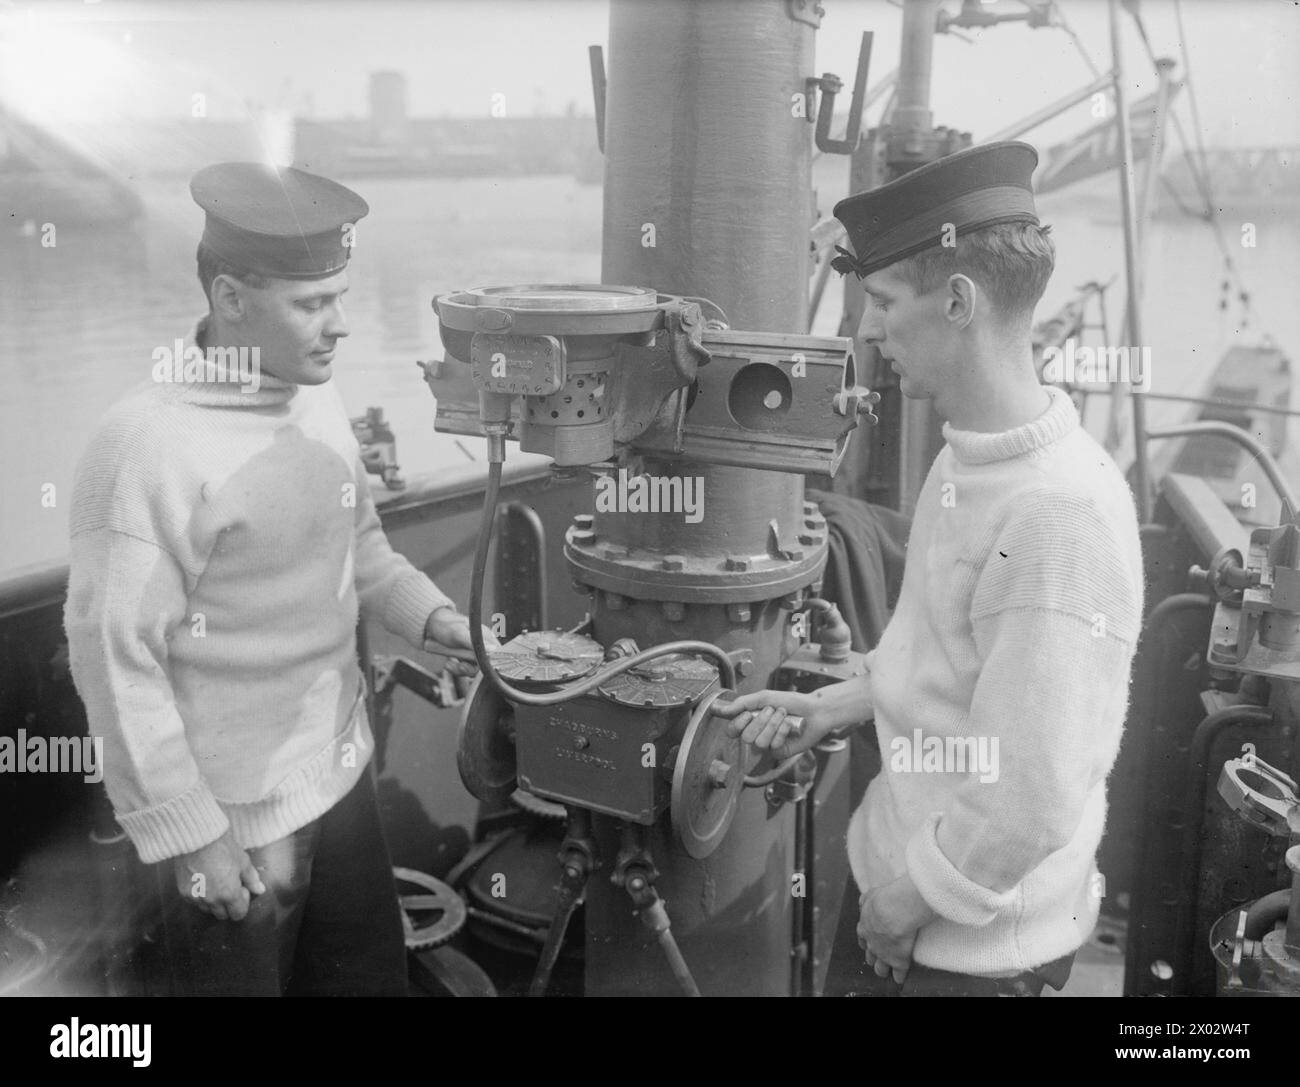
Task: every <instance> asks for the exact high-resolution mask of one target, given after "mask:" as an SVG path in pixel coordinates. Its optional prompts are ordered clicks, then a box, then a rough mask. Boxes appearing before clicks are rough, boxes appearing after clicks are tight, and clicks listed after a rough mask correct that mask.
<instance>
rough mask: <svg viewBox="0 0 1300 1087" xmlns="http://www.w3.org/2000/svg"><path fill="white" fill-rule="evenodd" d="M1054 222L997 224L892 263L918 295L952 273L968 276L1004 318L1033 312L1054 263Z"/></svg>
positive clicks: (937, 284)
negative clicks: (1052, 233) (954, 242)
mask: <svg viewBox="0 0 1300 1087" xmlns="http://www.w3.org/2000/svg"><path fill="white" fill-rule="evenodd" d="M1051 229H1052V228H1051V227H1050V226H1038V225H1036V224H1034V223H998V224H997V225H995V226H988V227H984V228H983V229H982V230H972V231H971V232H970V233H969V234H959V235H958V236H957V244H956V245H955V246H942V245H940V246H931V247H930V248H929V249H925V250H922V251H921V252H920V253H916V254H914V255H913V256H910V257H906V258H904V259H903V260H900V261H899V262H898V263H897V264H891V265H890V266H889V271H891V272H892V273H893V274H894V275H896V276H897V277H898V278H900V279H902V280H903V282H905V283H906V284H907V285H908V286H909V287H911V288H912V291H913V293H915V294H918V295H920V294H927V293H928V292H930V291H933V290H935V289H936V288H938V287H941V286H943V284H944V283H946V282H947V280H948V277H949V276H951V275H956V274H962V275H967V276H970V278H971V279H972V280H974V281H975V283H976V285H977V286H978V287H980V288H981V289H982V290H983V291H984V292H985V293H986V294H987V295H988V297H989V301H991V302H992V303H993V308H994V310H995V311H996V312H997V313H998V314H999V315H1000V316H1002V317H1018V316H1022V315H1027V314H1031V313H1033V310H1034V307H1035V306H1036V305H1038V300H1039V299H1040V298H1042V297H1043V291H1045V290H1046V289H1047V281H1048V279H1050V278H1051V275H1052V269H1053V268H1054V267H1055V266H1056V246H1055V245H1053V244H1052V239H1051V238H1050V237H1049V234H1050V232H1051Z"/></svg>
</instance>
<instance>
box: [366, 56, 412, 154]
mask: <svg viewBox="0 0 1300 1087" xmlns="http://www.w3.org/2000/svg"><path fill="white" fill-rule="evenodd" d="M370 132H371V135H372V136H373V138H374V140H375V142H376V143H381V144H394V143H401V142H402V141H403V140H405V139H406V76H404V75H403V74H402V73H401V72H371V73H370Z"/></svg>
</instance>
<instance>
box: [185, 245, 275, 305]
mask: <svg viewBox="0 0 1300 1087" xmlns="http://www.w3.org/2000/svg"><path fill="white" fill-rule="evenodd" d="M194 257H195V260H197V262H198V266H199V285H200V286H201V287H202V288H203V297H204V298H206V299H207V300H208V307H209V308H211V306H212V281H213V280H214V279H216V278H217V276H230V278H231V279H237V280H239V282H240V283H245V284H247V285H248V286H250V287H255V288H261V287H265V286H266V284H267V277H266V276H264V275H259V274H258V273H256V272H246V271H244V269H242V268H236V267H235V266H234V265H233V264H231V263H230V262H229V261H226V260H223V259H222V258H221V257H219V256H217V254H216V253H214V252H213V251H212V250H211V249H209V248H208V247H207V246H206V245H204V244H203V243H202V242H199V248H198V252H196V253H195V254H194Z"/></svg>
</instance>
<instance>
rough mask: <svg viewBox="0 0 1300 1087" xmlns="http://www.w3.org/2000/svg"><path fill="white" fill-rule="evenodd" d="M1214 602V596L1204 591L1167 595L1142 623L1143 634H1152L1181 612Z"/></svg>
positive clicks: (1204, 606)
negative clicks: (1207, 594)
mask: <svg viewBox="0 0 1300 1087" xmlns="http://www.w3.org/2000/svg"><path fill="white" fill-rule="evenodd" d="M1213 603H1214V599H1213V597H1209V596H1206V595H1205V594H1204V593H1174V594H1173V595H1172V596H1166V597H1165V598H1164V599H1163V600H1162V601H1160V603H1159V604H1157V605H1156V606H1155V607H1154V608H1152V609H1151V614H1150V615H1148V616H1147V618H1146V622H1144V623H1143V624H1142V634H1144V635H1147V636H1150V634H1151V633H1152V632H1153V631H1155V630H1158V629H1159V628H1160V627H1162V626H1164V624H1165V623H1167V622H1168V621H1169V619H1170V618H1171V617H1172V616H1174V615H1176V614H1177V613H1179V612H1182V611H1190V610H1191V609H1192V608H1207V607H1209V606H1210V605H1212V604H1213Z"/></svg>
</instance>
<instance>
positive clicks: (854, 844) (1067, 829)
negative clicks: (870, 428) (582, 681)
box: [728, 143, 1143, 995]
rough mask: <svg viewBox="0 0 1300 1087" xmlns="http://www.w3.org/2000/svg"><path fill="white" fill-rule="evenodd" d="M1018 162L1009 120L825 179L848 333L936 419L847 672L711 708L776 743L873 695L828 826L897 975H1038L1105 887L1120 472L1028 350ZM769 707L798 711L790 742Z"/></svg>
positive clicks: (963, 979) (785, 749) (1048, 262)
mask: <svg viewBox="0 0 1300 1087" xmlns="http://www.w3.org/2000/svg"><path fill="white" fill-rule="evenodd" d="M1036 162H1037V155H1036V154H1035V152H1034V150H1033V148H1032V147H1030V146H1029V145H1027V144H1023V143H1002V144H993V145H988V146H985V147H980V148H977V149H974V150H971V151H966V152H962V153H960V154H957V155H953V156H950V157H948V158H945V159H941V160H939V161H938V162H936V163H933V164H931V165H929V166H926V167H922V168H921V169H918V170H916V171H914V172H913V173H910V174H907V175H905V176H904V177H903V178H901V179H900V180H898V181H895V182H893V183H892V184H890V185H887V186H884V187H883V188H881V189H877V190H874V191H872V192H868V193H864V194H860V195H857V196H852V197H850V198H848V199H847V200H844V201H842V202H841V203H840V204H839V205H837V207H836V209H835V214H836V215H837V217H839V218H840V219H841V221H842V222H843V223H844V224H845V226H846V228H847V230H848V234H849V238H850V240H851V241H852V243H853V246H854V250H855V254H850V253H847V252H844V251H842V252H843V256H842V257H840V258H837V265H838V266H839V267H840V269H841V270H843V271H853V272H854V273H856V274H857V275H858V277H859V278H860V279H861V282H862V286H863V289H864V290H865V291H866V294H867V308H866V312H865V314H864V316H863V320H862V326H861V335H862V337H863V339H864V340H865V341H866V342H867V343H870V344H873V345H875V347H876V348H877V349H878V350H879V351H880V353H881V355H882V356H883V357H884V358H885V359H886V360H887V361H888V362H889V363H890V364H891V365H892V367H893V369H894V371H895V372H896V373H897V374H898V375H899V383H900V388H901V391H902V393H903V395H904V396H907V397H909V398H920V399H928V400H931V401H932V402H933V403H934V406H935V408H936V409H937V411H938V413H939V415H940V416H942V417H943V418H944V419H945V420H946V423H945V426H944V429H943V434H944V437H945V438H946V439H947V444H946V445H945V447H944V448H943V449H942V450H941V451H940V453H939V455H938V457H937V458H936V459H935V462H934V464H933V466H932V467H931V469H930V472H929V475H928V476H927V478H926V481H925V484H924V487H923V488H922V490H921V493H920V495H919V497H918V500H917V505H916V511H915V517H914V521H913V524H912V529H911V535H910V538H909V540H908V547H907V563H906V570H905V574H904V580H903V587H902V591H901V594H900V596H899V600H898V606H897V608H896V610H895V612H894V615H893V617H892V619H891V621H890V623H889V625H888V627H887V628H886V630H885V632H884V634H883V636H882V638H881V640H880V643H879V645H878V646H877V647H876V648H875V650H874V651H873V652H872V653H871V654H870V655H869V657H868V663H869V671H868V675H867V676H866V677H864V678H863V679H861V680H858V681H850V682H847V683H841V684H836V685H834V686H830V687H825V688H823V689H821V690H819V691H817V692H816V693H815V694H797V693H788V692H775V691H760V692H757V693H755V694H750V695H747V696H744V697H741V698H739V699H737V700H736V701H735V702H734V703H732V707H733V708H732V709H731V710H729V711H728V712H729V713H730V714H732V715H733V716H734V718H735V719H734V720H733V722H732V725H731V727H732V729H733V730H734V732H736V733H737V734H741V735H743V737H744V739H745V740H746V741H748V742H750V743H753V744H754V745H755V746H756V747H758V748H761V749H768V748H770V749H775V750H776V751H778V752H780V753H782V754H792V753H794V752H795V751H797V750H800V749H804V748H807V747H810V746H812V745H814V744H816V743H818V742H819V741H820V740H821V739H823V738H824V737H825V736H826V734H827V733H828V732H830V731H832V730H834V729H837V728H842V727H844V726H846V725H849V724H851V723H854V722H857V721H861V720H864V719H868V718H870V717H872V716H873V715H874V718H875V723H876V731H877V735H878V737H879V742H880V755H881V763H882V769H881V773H880V774H879V775H878V776H877V777H876V778H875V779H874V780H873V781H872V783H871V785H870V787H869V788H868V790H867V793H866V796H865V797H864V799H863V801H862V804H861V805H860V806H859V808H858V810H857V811H856V812H855V814H854V815H853V818H852V820H851V823H850V827H849V833H848V849H849V859H850V863H851V866H852V870H853V874H854V877H855V879H856V881H857V884H858V888H859V890H860V892H861V897H860V909H861V913H860V917H859V920H858V926H857V934H858V940H859V943H860V945H861V947H862V948H863V950H864V951H865V957H866V964H867V966H869V967H871V968H872V969H873V970H874V973H875V975H876V977H877V978H880V979H885V978H886V977H887V975H892V979H893V982H894V983H896V984H900V985H902V995H912V993H916V994H918V995H921V994H931V993H941V994H953V995H958V994H960V995H968V994H989V995H994V994H1004V993H1005V994H1015V995H1021V994H1024V995H1037V994H1038V993H1039V992H1041V989H1042V988H1043V985H1044V982H1045V981H1046V982H1048V983H1050V984H1053V985H1054V986H1055V987H1058V988H1059V987H1060V985H1061V984H1063V983H1064V980H1065V976H1067V975H1068V969H1069V961H1070V957H1071V956H1072V953H1073V952H1074V951H1076V950H1077V949H1078V948H1079V946H1080V945H1081V944H1082V943H1083V941H1084V940H1085V939H1086V938H1087V936H1088V934H1089V933H1090V931H1091V929H1092V927H1093V925H1094V924H1095V923H1096V920H1097V915H1098V909H1099V904H1100V898H1101V895H1102V893H1103V883H1102V881H1101V879H1100V877H1099V875H1098V873H1097V871H1096V868H1095V866H1094V858H1095V854H1096V850H1097V847H1098V843H1099V841H1100V839H1101V834H1102V830H1103V826H1104V823H1105V815H1106V777H1107V774H1108V773H1109V772H1110V769H1111V766H1112V764H1113V763H1114V760H1115V755H1116V752H1117V750H1118V747H1119V741H1120V732H1121V729H1122V726H1123V722H1124V716H1125V710H1126V707H1127V702H1128V687H1129V670H1130V666H1131V663H1132V658H1133V652H1134V648H1135V644H1136V642H1137V638H1138V632H1139V627H1140V622H1141V615H1142V595H1143V573H1142V559H1141V551H1140V547H1139V542H1138V526H1137V519H1136V516H1135V513H1134V506H1133V501H1132V496H1131V494H1130V493H1129V490H1128V487H1127V485H1126V484H1125V482H1124V479H1123V478H1122V476H1121V474H1120V472H1119V471H1118V469H1117V468H1116V466H1115V464H1114V463H1113V462H1112V461H1111V459H1110V458H1109V457H1108V456H1107V455H1106V453H1105V452H1104V451H1103V450H1102V449H1101V447H1100V446H1099V445H1098V444H1097V443H1096V442H1095V441H1094V440H1093V439H1092V438H1091V437H1090V436H1089V435H1088V434H1087V433H1086V432H1085V431H1084V430H1083V429H1081V427H1080V425H1079V418H1078V415H1077V413H1076V411H1075V409H1074V406H1073V404H1072V403H1071V401H1070V399H1069V397H1068V396H1066V395H1065V394H1064V393H1063V392H1061V391H1060V390H1058V389H1054V388H1050V387H1045V386H1043V385H1042V384H1040V382H1039V379H1038V375H1037V374H1036V372H1035V368H1034V363H1033V354H1032V349H1031V343H1030V328H1031V323H1032V316H1033V310H1034V306H1035V304H1036V303H1037V302H1038V300H1039V298H1040V297H1041V296H1042V293H1043V290H1044V288H1045V286H1046V283H1047V280H1048V277H1049V276H1050V274H1051V271H1052V267H1053V261H1054V250H1053V246H1052V243H1051V241H1050V239H1049V238H1048V236H1047V228H1044V227H1041V226H1040V225H1039V222H1038V219H1037V216H1036V214H1035V212H1034V205H1033V197H1032V193H1031V190H1030V176H1031V174H1032V172H1033V169H1034V166H1035V164H1036ZM787 714H790V715H800V716H803V717H804V718H805V721H806V726H805V730H804V732H803V734H802V735H801V736H800V737H799V738H798V739H795V740H790V741H788V742H787V731H788V726H787V725H786V723H785V717H786V715H787ZM913 964H915V966H914V965H913ZM1062 967H1063V969H1062ZM909 971H910V976H909ZM865 976H866V977H867V978H868V979H869V980H870V981H872V982H875V979H872V978H870V975H865ZM878 984H879V988H880V990H885V989H887V988H888V986H887V983H886V982H880V983H878ZM893 991H894V992H897V989H895V990H893Z"/></svg>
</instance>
